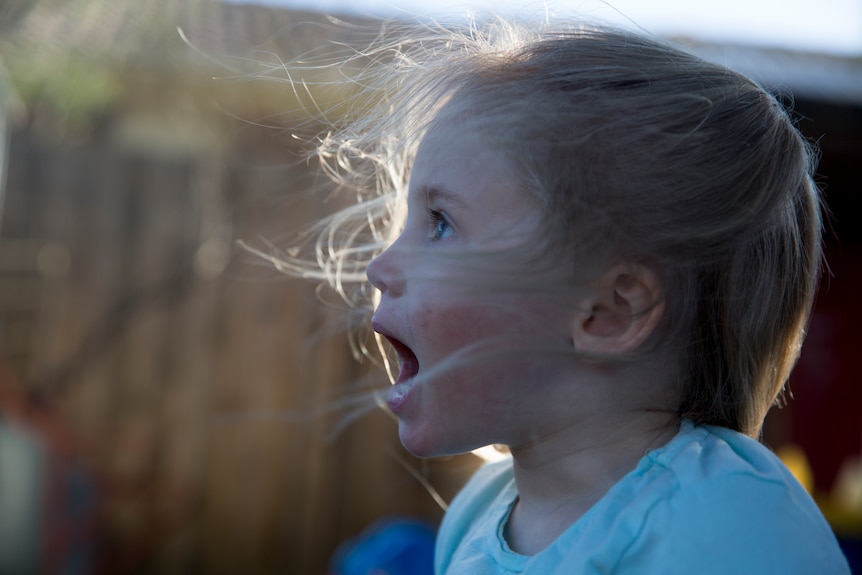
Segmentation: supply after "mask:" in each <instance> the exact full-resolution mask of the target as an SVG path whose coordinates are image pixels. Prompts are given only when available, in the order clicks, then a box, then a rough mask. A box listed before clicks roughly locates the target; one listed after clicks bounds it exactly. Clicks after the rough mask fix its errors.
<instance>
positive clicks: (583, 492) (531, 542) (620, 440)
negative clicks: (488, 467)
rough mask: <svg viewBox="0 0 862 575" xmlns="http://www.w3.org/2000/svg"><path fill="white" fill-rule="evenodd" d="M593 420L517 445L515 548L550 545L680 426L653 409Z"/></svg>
mask: <svg viewBox="0 0 862 575" xmlns="http://www.w3.org/2000/svg"><path fill="white" fill-rule="evenodd" d="M590 423H591V425H588V426H582V428H580V429H572V430H570V431H571V433H562V434H559V435H557V436H555V437H551V438H546V439H543V440H541V441H538V442H536V443H535V444H533V445H530V446H528V447H522V448H513V449H512V455H513V461H514V471H515V483H516V484H517V487H518V501H517V502H516V504H515V507H514V508H513V510H512V513H511V515H510V517H509V522H508V525H507V527H506V539H507V542H508V544H509V546H510V547H511V549H512V550H513V551H515V552H517V553H521V554H524V555H534V554H536V553H538V552H539V551H541V550H542V549H544V548H545V547H547V546H548V545H550V544H551V543H552V542H553V541H554V540H555V539H556V538H557V537H559V536H560V535H561V534H562V533H563V532H564V531H565V530H566V529H568V527H569V526H571V525H572V524H573V523H574V522H575V521H577V520H578V519H580V517H581V516H582V515H583V514H584V513H586V512H587V511H588V510H589V509H590V508H591V507H592V506H593V505H595V504H596V502H598V501H599V499H601V498H602V497H603V496H604V494H605V493H607V491H608V490H609V489H610V488H611V487H612V486H613V485H614V484H615V483H617V482H618V481H619V480H620V479H621V478H622V477H623V476H624V475H626V474H627V473H629V472H630V471H631V470H633V469H634V468H635V467H636V466H637V463H638V462H639V461H640V459H641V458H642V457H643V456H644V455H645V454H646V453H647V452H648V451H650V450H652V449H655V448H658V447H661V446H662V445H664V444H666V443H667V442H668V441H670V439H672V438H673V436H674V435H676V433H677V431H678V421H677V418H676V416H675V415H671V414H664V413H654V412H644V413H642V414H639V416H637V417H635V418H629V419H627V420H626V421H624V422H622V421H614V420H608V419H604V420H602V421H601V423H599V424H597V422H596V421H592V422H590Z"/></svg>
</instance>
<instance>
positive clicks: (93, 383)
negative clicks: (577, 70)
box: [0, 0, 862, 575]
mask: <svg viewBox="0 0 862 575" xmlns="http://www.w3.org/2000/svg"><path fill="white" fill-rule="evenodd" d="M358 4H359V3H353V5H352V6H344V5H341V4H333V3H327V4H326V5H323V4H320V5H315V3H313V2H305V3H304V4H300V3H295V4H293V5H279V6H276V5H266V6H263V5H255V4H246V3H223V2H217V1H215V0H157V1H155V0H154V1H151V2H132V1H125V0H124V1H117V0H3V1H2V2H0V574H3V575H5V574H7V573H81V574H84V573H106V574H124V575H125V574H130V573H166V574H170V573H202V574H203V573H205V574H209V573H212V574H222V573H224V574H232V573H255V574H268V573H297V574H323V573H327V572H334V571H336V570H337V569H336V568H337V567H338V565H337V564H335V563H333V558H334V557H336V558H337V557H339V555H338V553H337V551H336V550H337V549H338V548H339V546H342V545H343V544H344V543H345V542H350V541H353V542H355V541H357V540H356V539H355V538H356V537H357V536H359V535H360V534H362V533H365V537H366V538H367V537H368V534H369V533H372V534H373V533H377V534H378V535H380V536H381V537H383V538H384V539H385V541H386V542H388V543H389V544H390V546H391V545H395V546H396V547H397V546H398V545H401V548H402V549H405V548H407V547H405V546H406V545H408V544H416V540H415V539H414V540H411V541H412V543H410V542H409V541H408V540H410V537H411V536H412V535H416V533H415V532H411V531H410V529H411V528H413V527H416V526H417V525H428V526H430V529H433V527H434V526H435V525H436V523H437V522H438V521H439V519H440V517H441V516H442V509H441V506H440V505H439V504H438V502H437V501H436V496H437V495H438V494H439V496H440V498H442V499H443V500H444V501H445V500H449V499H451V497H452V496H453V494H454V493H455V492H456V491H457V489H458V487H460V485H461V484H462V483H463V482H464V481H465V479H466V477H468V476H469V474H470V473H471V472H472V470H474V469H475V467H476V466H477V465H478V464H479V460H478V459H477V458H476V457H474V456H472V455H467V456H463V457H458V458H449V459H445V460H434V461H419V460H415V459H413V458H411V457H409V456H408V455H407V454H405V453H404V452H403V450H402V449H401V448H400V446H399V445H398V440H397V433H396V427H395V424H394V422H393V421H392V419H391V418H390V417H389V416H388V415H387V414H386V413H385V412H384V411H382V410H379V409H374V410H371V411H370V412H368V413H367V414H365V415H363V416H362V417H357V418H354V417H353V415H354V410H353V408H354V407H356V405H355V404H353V403H351V402H349V401H347V400H343V401H340V400H342V399H343V398H346V397H347V398H349V397H352V396H354V395H356V394H361V393H362V392H363V391H364V390H365V389H368V388H367V387H362V385H363V382H366V381H369V380H370V381H371V382H372V384H377V385H379V384H380V383H381V382H382V381H383V377H382V374H380V373H379V370H375V369H374V368H373V367H371V366H367V365H362V364H359V363H357V362H356V361H354V359H353V357H352V354H351V350H350V347H349V345H348V342H347V339H346V338H345V337H344V335H343V334H341V333H338V332H337V330H334V329H331V328H332V325H333V322H334V321H336V318H338V317H340V316H341V315H343V314H342V311H343V310H342V309H340V307H339V305H338V304H337V303H336V302H335V301H334V299H333V298H331V297H326V296H325V294H324V295H323V296H322V297H323V299H324V300H325V302H326V303H322V302H321V294H319V293H318V292H317V291H316V289H315V287H316V286H314V285H313V284H311V283H305V282H301V281H295V280H288V279H287V278H285V277H283V276H281V275H279V274H278V273H277V272H276V271H275V270H274V269H272V268H271V267H270V266H269V265H267V264H266V263H265V262H262V261H261V260H260V259H259V258H257V257H256V256H254V255H252V254H249V253H248V252H247V251H245V250H242V249H241V248H239V247H238V246H237V241H239V240H242V241H245V242H248V243H250V244H252V245H257V246H259V247H265V246H266V242H268V241H273V242H279V241H288V242H289V241H290V239H291V237H292V236H288V235H286V234H287V233H289V232H291V231H292V230H297V229H300V228H301V227H302V226H303V225H306V224H308V223H310V222H313V221H316V220H317V219H319V218H320V217H321V216H322V215H323V214H325V213H327V212H329V211H331V209H332V205H330V204H329V203H327V200H326V194H317V195H313V196H311V195H307V194H306V193H305V192H306V191H307V190H309V189H310V188H312V187H315V186H323V185H326V183H325V181H324V179H323V178H321V177H320V175H319V174H317V173H316V172H315V170H314V166H313V165H308V164H307V163H306V162H305V161H304V160H303V145H302V142H301V141H299V140H297V139H296V138H294V137H292V134H294V133H296V132H297V131H299V132H301V133H303V134H314V133H315V132H316V131H317V130H319V129H321V128H322V126H315V125H314V123H313V121H312V120H310V119H309V117H307V116H305V115H303V114H302V113H300V112H298V110H299V109H301V106H298V102H297V97H298V96H297V94H295V93H294V91H293V90H292V89H291V87H290V85H289V84H287V83H285V82H277V81H272V80H265V79H259V78H256V77H255V75H256V74H259V73H261V72H262V71H264V70H265V69H266V68H268V67H271V66H277V65H278V64H279V62H280V61H282V60H291V59H295V58H298V57H299V56H300V55H302V54H305V53H308V52H309V51H314V52H315V55H316V57H326V56H327V54H328V51H329V50H332V53H335V52H338V51H340V50H341V48H338V46H344V45H359V46H361V45H363V44H364V43H367V41H368V38H367V37H365V36H363V34H362V33H361V32H360V31H359V30H358V29H357V28H355V27H353V26H350V25H343V24H341V25H339V24H337V23H334V22H333V20H332V19H330V18H327V17H326V15H324V13H323V12H322V11H321V10H317V9H315V8H322V9H325V10H326V13H327V14H334V15H337V16H341V15H342V13H343V14H344V17H345V18H346V19H347V20H349V21H351V22H363V23H373V22H374V19H375V18H378V17H381V16H386V17H415V16H416V15H422V14H424V13H422V12H421V10H422V8H421V7H417V6H420V5H418V4H417V3H415V2H414V3H413V4H411V5H410V7H409V10H393V9H392V8H394V7H393V6H392V5H391V4H387V5H386V6H383V7H380V6H377V7H372V6H370V5H369V6H366V7H364V8H363V9H362V10H357V9H356V6H357V5H358ZM839 4H840V3H839ZM851 4H852V5H853V6H855V3H849V2H848V3H846V5H847V6H850V5H851ZM835 5H836V2H826V3H824V4H823V6H824V8H823V9H824V10H826V9H827V8H830V7H832V8H830V9H834V6H835ZM387 7H388V8H387ZM809 9H811V7H809ZM387 10H388V11H387ZM631 16H632V17H634V18H640V16H639V15H638V14H631ZM644 18H645V17H644ZM691 18H694V19H690V20H688V24H686V21H685V20H680V21H679V22H677V23H676V24H675V26H676V27H675V28H674V27H670V28H668V29H667V30H665V29H662V28H661V26H660V25H659V24H655V25H654V26H655V27H656V28H655V29H657V30H661V31H662V33H665V34H667V35H671V36H673V38H674V39H675V40H676V41H678V42H680V43H683V44H686V45H688V46H689V47H690V48H691V49H693V50H695V51H698V52H700V53H702V54H703V55H704V56H705V57H707V58H711V59H716V60H719V61H721V62H724V63H727V64H728V65H730V66H732V67H734V68H737V69H740V70H742V71H743V72H746V73H748V74H750V75H752V76H753V77H755V78H756V79H758V80H760V81H761V82H763V83H764V84H766V85H767V86H769V87H770V89H773V90H774V91H775V92H776V93H778V94H780V95H781V98H782V100H783V101H785V102H788V103H790V102H792V104H793V108H794V109H795V111H796V114H797V115H798V117H799V127H800V128H801V129H802V131H803V132H804V133H805V134H806V135H807V136H808V137H809V138H810V139H811V140H812V141H814V142H817V144H818V145H819V147H820V150H821V162H820V168H819V176H818V181H819V183H820V184H821V186H822V187H823V189H824V190H825V192H826V199H827V202H828V207H829V209H830V210H831V212H832V218H831V223H830V226H829V229H827V230H826V234H827V244H828V246H827V249H828V258H829V270H828V273H827V274H825V276H824V280H823V285H822V287H821V290H820V295H819V298H818V302H817V307H816V311H815V315H814V318H813V320H812V323H811V329H810V335H809V337H808V340H807V342H806V344H805V348H804V351H803V355H802V359H801V360H800V363H799V366H798V368H797V370H796V372H795V373H794V375H793V378H792V381H791V391H792V394H793V396H794V398H793V399H792V400H791V401H790V403H789V405H788V406H787V407H785V408H784V409H781V410H773V412H772V413H771V414H770V416H769V418H768V420H767V426H766V431H765V442H766V443H767V444H768V445H769V446H770V447H772V448H774V449H775V450H776V451H777V452H779V454H780V455H782V457H784V459H785V461H787V462H788V464H789V465H790V466H791V467H792V469H794V471H795V472H796V473H797V476H798V477H800V480H801V481H803V483H804V484H805V485H806V486H807V487H808V488H809V489H810V490H811V492H812V493H813V494H814V496H815V497H816V499H817V501H818V503H819V504H820V505H821V507H822V508H823V510H824V512H825V513H826V515H827V518H828V519H829V520H830V522H831V524H832V526H833V528H834V529H835V531H836V533H838V535H839V536H840V538H841V539H842V542H843V543H844V545H845V548H846V549H847V552H848V555H850V557H851V561H854V562H856V564H857V565H858V561H859V559H858V558H859V553H860V541H862V459H860V455H862V385H860V374H862V366H860V364H859V363H857V362H858V361H859V358H857V357H856V356H857V354H858V353H859V351H858V350H859V349H862V331H860V326H862V302H860V301H859V298H860V297H862V265H860V264H862V200H860V197H859V192H860V181H862V180H860V176H862V32H859V38H858V39H857V38H855V35H854V34H855V33H854V30H855V31H859V30H862V10H859V9H855V8H854V9H853V10H850V11H848V12H847V18H846V20H847V21H849V20H852V19H854V18H858V19H859V23H858V25H857V24H853V25H852V26H851V27H850V28H848V26H847V21H845V19H843V18H837V19H833V20H831V21H832V22H834V27H835V33H834V34H829V27H828V23H827V24H826V27H825V28H822V29H821V28H818V29H816V30H814V31H815V34H813V35H811V34H805V33H801V32H796V33H795V35H796V36H797V37H798V38H799V39H801V40H806V41H805V42H801V43H799V44H798V45H794V44H792V42H791V43H788V42H787V41H786V36H785V37H784V39H781V38H779V37H778V36H774V35H772V34H767V32H769V31H768V30H766V29H764V28H762V27H761V30H762V34H761V35H760V36H758V34H757V33H755V34H754V35H753V36H751V35H750V33H749V36H745V35H739V34H737V35H734V36H721V35H711V34H709V33H707V32H704V31H702V26H701V25H702V24H703V22H704V21H705V20H709V17H708V15H706V14H702V15H701V16H700V17H699V18H695V17H694V16H692V17H691ZM678 20H679V19H678ZM738 21H739V22H744V18H740V19H739V20H738ZM809 21H810V22H811V26H810V27H809V28H812V29H813V28H814V27H815V23H816V22H817V19H816V18H814V16H811V17H810V18H809ZM829 21H830V20H828V19H827V22H829ZM818 25H822V24H818ZM738 28H747V27H746V26H742V25H740V26H739V27H738ZM803 28H804V26H803ZM848 29H849V32H848ZM689 30H690V31H691V33H686V31H689ZM772 32H774V30H773V31H772ZM790 36H791V37H792V36H794V34H793V33H791V34H790ZM821 36H822V38H821ZM840 38H845V41H844V43H834V42H831V43H830V40H836V39H840ZM818 39H821V40H823V42H818ZM854 42H855V43H854ZM275 76H276V77H280V78H282V79H284V78H285V77H286V75H284V74H282V75H281V76H279V75H278V74H275ZM310 89H311V90H312V92H313V95H314V96H315V98H316V99H317V100H318V101H321V102H326V101H327V98H329V97H330V95H329V94H328V93H327V92H326V90H325V89H323V88H315V87H312V88H310ZM399 519H404V520H409V521H410V522H415V521H418V522H419V523H409V524H408V523H388V524H381V523H380V522H381V521H390V522H391V521H394V520H399ZM381 525H389V526H392V525H396V526H402V527H403V526H407V527H405V528H404V529H400V530H395V531H392V530H389V531H386V530H385V529H383V528H381V527H380V526H381ZM375 526H377V527H375ZM369 528H370V529H371V531H370V532H369ZM375 529H376V531H375ZM381 534H382V535H381ZM399 538H400V539H399ZM419 538H420V539H421V533H420V534H419ZM365 541H366V542H367V539H366V540H365ZM348 545H350V543H348ZM342 549H344V547H342ZM378 551H379V550H378ZM417 553H418V552H417ZM417 556H418V555H417ZM343 572H344V573H347V571H343ZM391 572H392V573H395V572H396V571H394V570H393V571H391ZM404 572H408V573H421V571H419V570H418V568H416V569H415V570H413V571H404Z"/></svg>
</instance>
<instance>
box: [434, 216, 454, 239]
mask: <svg viewBox="0 0 862 575" xmlns="http://www.w3.org/2000/svg"><path fill="white" fill-rule="evenodd" d="M428 223H429V224H430V227H431V229H432V232H431V239H432V240H435V241H436V240H442V239H444V238H447V237H449V236H450V235H452V234H453V233H454V230H453V229H452V226H451V224H449V220H448V219H446V216H445V215H444V214H443V212H440V211H438V210H432V209H431V208H429V209H428Z"/></svg>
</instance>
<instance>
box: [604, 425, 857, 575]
mask: <svg viewBox="0 0 862 575" xmlns="http://www.w3.org/2000/svg"><path fill="white" fill-rule="evenodd" d="M638 470H639V471H642V478H643V479H644V484H643V486H642V487H643V488H644V490H643V491H642V492H641V494H640V495H641V496H640V497H639V500H640V505H641V509H640V510H639V511H640V513H641V515H642V517H641V520H640V522H639V525H638V526H637V530H636V532H635V533H633V535H634V536H633V537H632V540H631V543H630V545H629V546H628V548H627V549H625V551H624V553H622V554H621V556H620V563H619V565H618V567H619V572H621V573H628V572H631V573H652V572H656V573H658V572H661V573H693V572H697V573H706V574H708V573H739V574H746V573H752V574H754V573H789V574H795V573H798V574H803V573H824V574H827V573H828V574H832V573H835V574H843V573H847V574H849V573H850V570H849V566H848V565H847V562H846V560H845V559H844V556H843V554H842V553H841V551H840V548H839V547H838V543H837V540H836V539H835V536H834V534H833V533H832V530H831V528H830V527H829V525H828V524H827V523H826V521H825V519H824V518H823V515H822V514H821V513H820V510H819V509H818V508H817V506H816V504H815V503H814V501H813V500H812V499H811V497H810V496H809V495H808V494H807V493H806V492H805V490H804V489H803V488H802V486H801V485H799V483H798V482H797V481H796V479H795V478H794V477H793V475H792V474H791V473H790V472H789V471H788V470H787V468H786V467H785V466H784V465H783V464H782V463H781V461H780V460H779V459H778V458H777V457H776V456H775V455H774V454H772V453H771V452H770V451H769V450H768V449H767V448H766V447H765V446H763V445H762V444H760V443H758V442H757V441H754V440H753V439H751V438H749V437H746V436H744V435H742V434H739V433H736V432H733V431H731V430H728V429H723V428H718V427H711V426H693V425H691V424H688V425H687V426H686V427H685V428H684V429H683V431H681V433H680V435H679V436H678V437H677V439H675V440H674V441H672V442H671V443H670V444H669V445H668V446H666V448H665V449H662V450H658V451H656V452H654V453H653V454H650V455H648V456H647V457H645V458H644V460H643V461H642V462H641V465H640V466H639V469H638Z"/></svg>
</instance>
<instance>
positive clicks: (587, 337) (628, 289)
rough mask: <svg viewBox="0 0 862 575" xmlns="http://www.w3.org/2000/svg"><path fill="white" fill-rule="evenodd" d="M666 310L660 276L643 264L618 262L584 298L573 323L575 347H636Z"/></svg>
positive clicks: (601, 350) (607, 350)
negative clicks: (620, 263)
mask: <svg viewBox="0 0 862 575" xmlns="http://www.w3.org/2000/svg"><path fill="white" fill-rule="evenodd" d="M663 313H664V297H663V291H662V286H661V284H660V282H659V281H658V277H657V276H656V275H655V273H653V271H652V270H650V269H649V268H647V267H646V266H642V265H618V266H614V267H612V268H611V269H609V270H608V271H607V272H606V273H605V274H603V275H602V277H601V278H600V281H599V282H597V283H596V284H594V285H593V286H592V287H591V288H590V290H589V291H588V294H587V295H586V297H584V298H583V299H582V300H581V301H580V305H579V307H578V311H577V313H576V314H575V318H574V325H573V326H572V340H573V343H574V346H575V349H576V350H578V351H581V352H585V353H591V354H599V355H603V354H622V353H627V352H631V351H634V350H636V349H637V348H638V347H640V345H641V344H642V343H643V342H644V341H646V339H647V338H648V337H649V336H650V335H651V334H652V333H653V331H655V329H656V327H657V326H658V324H659V321H660V320H661V318H662V314H663Z"/></svg>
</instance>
